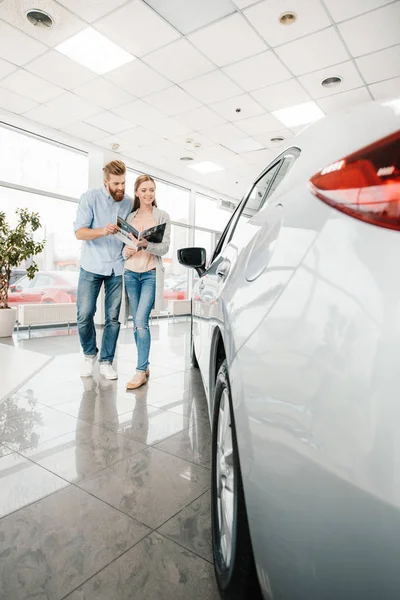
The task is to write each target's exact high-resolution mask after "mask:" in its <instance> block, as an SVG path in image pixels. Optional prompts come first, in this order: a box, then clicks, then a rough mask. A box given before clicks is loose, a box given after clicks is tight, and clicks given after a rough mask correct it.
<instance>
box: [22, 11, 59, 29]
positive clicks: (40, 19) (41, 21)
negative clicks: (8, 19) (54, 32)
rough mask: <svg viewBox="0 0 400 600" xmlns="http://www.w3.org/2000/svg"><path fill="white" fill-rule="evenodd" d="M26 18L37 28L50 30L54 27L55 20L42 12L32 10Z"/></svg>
mask: <svg viewBox="0 0 400 600" xmlns="http://www.w3.org/2000/svg"><path fill="white" fill-rule="evenodd" d="M26 18H27V19H28V21H29V23H30V24H31V25H34V26H35V27H42V28H50V27H52V26H53V23H54V21H53V19H52V18H51V16H50V15H48V14H47V13H45V12H43V11H42V10H37V9H36V10H30V11H29V12H27V13H26Z"/></svg>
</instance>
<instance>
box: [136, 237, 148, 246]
mask: <svg viewBox="0 0 400 600" xmlns="http://www.w3.org/2000/svg"><path fill="white" fill-rule="evenodd" d="M138 243H139V246H140V247H141V248H147V246H148V245H149V242H148V241H147V240H145V239H144V238H141V239H140V240H139V242H138Z"/></svg>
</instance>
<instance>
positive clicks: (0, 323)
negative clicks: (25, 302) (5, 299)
mask: <svg viewBox="0 0 400 600" xmlns="http://www.w3.org/2000/svg"><path fill="white" fill-rule="evenodd" d="M16 318H17V309H16V308H0V338H2V337H10V336H11V335H12V334H13V331H14V326H15V321H16Z"/></svg>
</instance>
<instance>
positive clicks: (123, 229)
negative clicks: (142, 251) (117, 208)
mask: <svg viewBox="0 0 400 600" xmlns="http://www.w3.org/2000/svg"><path fill="white" fill-rule="evenodd" d="M117 225H118V227H119V231H118V233H116V234H115V235H116V237H117V238H118V239H119V240H121V242H124V244H126V245H127V246H130V247H131V248H135V243H134V242H133V241H132V240H131V238H130V237H129V234H130V233H131V234H132V235H133V237H134V238H136V239H137V240H138V242H139V241H140V240H141V239H145V240H147V241H148V242H152V243H153V244H159V243H160V242H162V240H163V237H164V232H165V226H166V223H161V224H160V225H155V226H154V227H149V229H145V230H144V231H141V232H139V231H138V230H137V229H135V228H134V227H132V225H130V224H129V223H128V222H127V221H125V220H124V219H122V218H121V217H117Z"/></svg>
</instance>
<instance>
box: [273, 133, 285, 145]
mask: <svg viewBox="0 0 400 600" xmlns="http://www.w3.org/2000/svg"><path fill="white" fill-rule="evenodd" d="M269 141H270V142H272V143H273V144H277V143H278V142H284V141H285V138H284V137H282V136H280V135H279V136H277V137H272V138H271V139H270V140H269Z"/></svg>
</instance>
